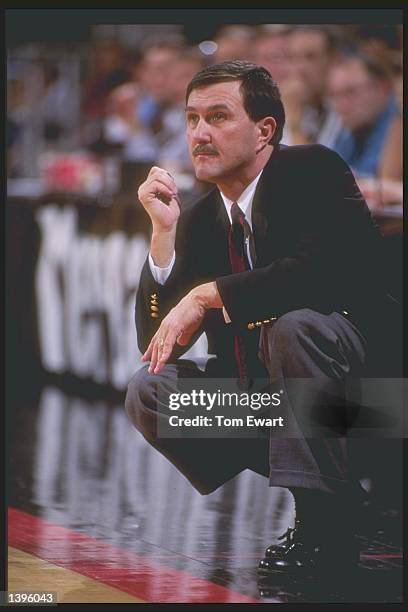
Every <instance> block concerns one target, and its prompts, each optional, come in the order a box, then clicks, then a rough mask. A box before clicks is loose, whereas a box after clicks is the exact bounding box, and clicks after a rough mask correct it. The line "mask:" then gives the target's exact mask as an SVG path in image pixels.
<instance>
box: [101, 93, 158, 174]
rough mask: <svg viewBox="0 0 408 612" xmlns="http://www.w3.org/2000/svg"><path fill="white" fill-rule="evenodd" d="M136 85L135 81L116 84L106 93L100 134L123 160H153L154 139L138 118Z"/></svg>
mask: <svg viewBox="0 0 408 612" xmlns="http://www.w3.org/2000/svg"><path fill="white" fill-rule="evenodd" d="M139 101H140V88H139V86H138V85H136V84H135V83H125V84H124V85H120V86H119V87H117V88H116V89H114V90H113V92H112V93H111V94H110V96H109V99H108V105H107V110H108V112H107V116H106V118H105V120H104V128H103V136H104V140H105V142H106V143H108V144H110V145H112V147H113V148H115V147H116V148H117V149H119V150H120V151H121V157H122V159H123V160H124V161H142V162H154V161H155V160H156V159H157V155H158V148H157V142H156V140H155V138H154V136H153V134H152V132H151V131H150V130H149V129H148V128H147V127H146V126H144V125H143V124H141V122H140V121H139V119H138V112H137V110H138V104H139Z"/></svg>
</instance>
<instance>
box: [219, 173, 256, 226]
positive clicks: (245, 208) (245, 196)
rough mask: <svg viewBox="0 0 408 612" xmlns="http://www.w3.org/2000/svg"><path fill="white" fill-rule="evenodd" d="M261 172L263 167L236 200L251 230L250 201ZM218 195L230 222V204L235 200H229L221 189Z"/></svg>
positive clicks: (252, 198)
mask: <svg viewBox="0 0 408 612" xmlns="http://www.w3.org/2000/svg"><path fill="white" fill-rule="evenodd" d="M262 172H263V169H262V170H261V171H260V173H259V174H258V175H257V176H256V177H255V178H254V180H253V181H252V183H249V185H248V186H247V187H246V188H245V189H244V191H243V192H242V193H241V195H240V196H239V198H238V200H236V202H237V204H238V206H239V207H240V209H241V210H242V212H243V213H244V215H245V219H246V220H247V222H248V223H249V226H250V228H251V230H252V202H253V200H254V195H255V189H256V186H257V184H258V181H259V179H260V178H261V174H262ZM220 195H221V197H222V201H223V202H224V206H225V210H226V211H227V215H228V219H229V221H230V223H232V219H231V206H232V204H233V203H234V201H235V200H230V199H229V198H227V197H226V196H225V195H224V194H223V193H222V191H220Z"/></svg>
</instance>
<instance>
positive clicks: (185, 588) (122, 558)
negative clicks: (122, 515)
mask: <svg viewBox="0 0 408 612" xmlns="http://www.w3.org/2000/svg"><path fill="white" fill-rule="evenodd" d="M8 541H9V545H10V546H13V547H14V548H18V549H19V550H22V551H24V552H27V553H30V554H32V555H35V556H37V557H40V559H44V560H45V561H49V562H50V563H54V564H55V565H58V566H60V567H64V568H66V569H70V570H72V571H74V572H77V573H79V574H82V575H83V576H87V577H88V578H92V579H93V580H98V581H100V582H103V583H104V584H108V585H109V586H112V587H114V588H116V589H120V590H121V591H124V592H126V593H129V594H130V595H133V596H135V597H138V598H140V599H143V600H144V601H146V602H152V603H216V602H217V603H259V600H257V599H253V598H252V597H248V596H247V595H243V594H242V593H239V592H238V591H233V590H231V589H228V588H227V587H223V586H220V585H217V584H214V583H212V582H209V581H207V580H204V579H201V578H197V577H195V576H192V575H191V574H189V573H187V572H186V571H182V570H175V569H172V568H169V567H166V566H165V565H160V564H158V563H154V562H153V561H150V560H149V558H148V557H147V556H146V557H145V556H143V555H137V554H135V553H133V552H130V551H127V550H125V549H123V548H118V547H115V546H111V545H110V544H105V543H104V542H102V541H101V540H97V539H95V538H91V537H89V536H86V535H84V534H82V533H79V532H77V531H74V530H72V529H67V528H66V527H61V526H59V525H56V524H54V523H51V522H49V521H46V520H43V519H41V518H38V517H36V516H32V515H30V514H27V513H26V512H21V511H20V510H17V509H15V508H9V511H8ZM50 588H51V586H50Z"/></svg>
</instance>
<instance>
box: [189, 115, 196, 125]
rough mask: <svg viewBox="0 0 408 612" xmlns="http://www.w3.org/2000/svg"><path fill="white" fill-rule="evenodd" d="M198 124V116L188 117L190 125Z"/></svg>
mask: <svg viewBox="0 0 408 612" xmlns="http://www.w3.org/2000/svg"><path fill="white" fill-rule="evenodd" d="M197 122H198V117H197V115H188V116H187V123H189V124H190V125H195V124H196V123H197Z"/></svg>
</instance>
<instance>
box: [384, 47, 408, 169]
mask: <svg viewBox="0 0 408 612" xmlns="http://www.w3.org/2000/svg"><path fill="white" fill-rule="evenodd" d="M394 72H395V73H394V77H393V89H394V93H395V96H396V100H397V105H398V113H397V114H396V116H395V117H394V119H393V122H392V124H391V126H390V130H389V133H388V136H387V141H386V143H385V145H384V155H383V158H382V160H381V165H380V169H379V175H380V177H381V178H383V179H389V180H397V181H402V178H403V176H402V175H403V160H402V150H403V142H402V132H403V120H402V114H403V104H404V101H403V97H404V91H403V73H402V53H401V57H400V62H399V64H397V65H395V67H394Z"/></svg>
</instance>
